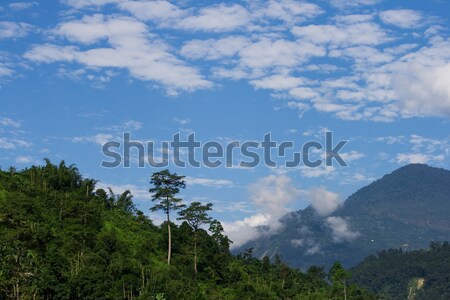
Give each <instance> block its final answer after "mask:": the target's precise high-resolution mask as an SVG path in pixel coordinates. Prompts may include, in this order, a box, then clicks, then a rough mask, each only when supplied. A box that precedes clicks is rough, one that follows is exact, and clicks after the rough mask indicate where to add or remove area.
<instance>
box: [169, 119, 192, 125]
mask: <svg viewBox="0 0 450 300" xmlns="http://www.w3.org/2000/svg"><path fill="white" fill-rule="evenodd" d="M172 120H173V121H174V122H176V123H178V125H180V126H184V125H187V124H189V123H191V119H180V118H172Z"/></svg>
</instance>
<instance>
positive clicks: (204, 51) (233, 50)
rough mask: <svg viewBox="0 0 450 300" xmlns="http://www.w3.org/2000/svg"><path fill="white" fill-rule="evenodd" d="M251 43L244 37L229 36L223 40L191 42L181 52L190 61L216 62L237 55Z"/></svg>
mask: <svg viewBox="0 0 450 300" xmlns="http://www.w3.org/2000/svg"><path fill="white" fill-rule="evenodd" d="M249 43H250V41H249V40H248V39H247V38H245V37H242V36H229V37H226V38H222V39H217V40H214V39H208V40H191V41H188V42H186V43H185V44H184V45H183V46H182V47H181V50H180V53H181V55H183V56H185V57H187V58H190V59H206V60H216V59H221V58H226V57H231V56H234V55H236V54H237V53H238V52H239V51H240V50H241V49H243V48H244V47H245V46H247V45H248V44H249Z"/></svg>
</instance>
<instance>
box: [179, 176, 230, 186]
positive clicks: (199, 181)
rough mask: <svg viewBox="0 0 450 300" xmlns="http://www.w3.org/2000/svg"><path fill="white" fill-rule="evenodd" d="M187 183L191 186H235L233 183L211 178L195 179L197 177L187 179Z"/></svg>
mask: <svg viewBox="0 0 450 300" xmlns="http://www.w3.org/2000/svg"><path fill="white" fill-rule="evenodd" d="M186 183H187V184H189V185H203V186H210V187H230V186H233V182H232V181H230V180H226V179H210V178H195V177H186Z"/></svg>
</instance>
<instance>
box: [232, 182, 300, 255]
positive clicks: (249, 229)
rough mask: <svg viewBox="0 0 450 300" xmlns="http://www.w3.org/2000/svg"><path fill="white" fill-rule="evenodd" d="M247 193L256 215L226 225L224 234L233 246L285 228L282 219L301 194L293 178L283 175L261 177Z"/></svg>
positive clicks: (251, 185) (250, 186)
mask: <svg viewBox="0 0 450 300" xmlns="http://www.w3.org/2000/svg"><path fill="white" fill-rule="evenodd" d="M248 190H249V192H250V197H251V200H252V203H253V204H254V205H255V207H256V210H257V213H256V214H254V215H252V216H250V217H247V218H245V219H243V220H239V221H235V222H228V223H227V222H226V223H224V229H225V233H226V234H227V235H228V236H229V237H230V239H231V240H232V241H233V247H239V246H241V245H243V244H244V243H246V242H248V241H251V240H254V239H256V238H258V237H260V236H263V235H272V234H274V233H276V232H278V231H279V230H280V229H281V228H282V227H283V225H282V223H281V222H280V221H279V219H280V218H281V217H282V216H283V215H285V214H286V213H287V212H288V211H289V209H288V208H287V206H288V205H289V204H291V203H292V202H293V201H294V200H296V199H297V198H298V197H299V196H300V193H301V191H300V190H299V189H297V188H296V187H295V186H294V185H293V183H292V179H291V178H290V177H288V176H286V175H284V174H281V175H269V176H267V177H263V178H260V179H259V180H257V181H256V182H254V183H252V184H250V185H249V187H248ZM261 226H262V227H261Z"/></svg>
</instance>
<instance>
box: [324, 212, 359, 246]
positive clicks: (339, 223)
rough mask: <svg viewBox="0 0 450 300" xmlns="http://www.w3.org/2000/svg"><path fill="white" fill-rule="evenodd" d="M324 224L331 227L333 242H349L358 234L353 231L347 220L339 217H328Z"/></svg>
mask: <svg viewBox="0 0 450 300" xmlns="http://www.w3.org/2000/svg"><path fill="white" fill-rule="evenodd" d="M326 224H327V226H328V227H329V228H330V229H331V232H332V234H333V239H334V241H335V242H349V241H352V240H354V239H355V238H357V237H358V236H359V235H360V233H359V232H353V231H352V230H351V229H350V226H349V225H348V223H347V221H346V220H345V219H344V218H341V217H328V218H327V219H326Z"/></svg>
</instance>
